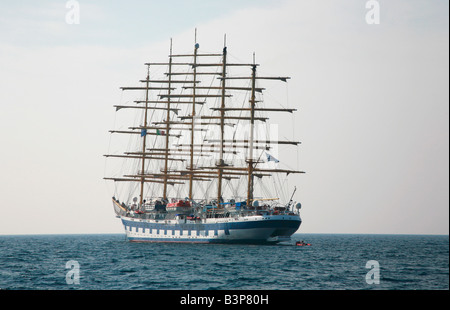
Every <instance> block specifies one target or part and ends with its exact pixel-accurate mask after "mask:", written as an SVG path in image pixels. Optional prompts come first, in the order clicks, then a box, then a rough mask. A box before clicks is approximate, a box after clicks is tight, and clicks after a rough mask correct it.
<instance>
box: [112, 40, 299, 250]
mask: <svg viewBox="0 0 450 310" xmlns="http://www.w3.org/2000/svg"><path fill="white" fill-rule="evenodd" d="M224 45H225V47H224V48H223V50H222V53H202V52H200V46H199V44H198V43H195V45H194V49H193V52H188V53H185V54H173V53H172V41H171V42H170V54H169V57H168V61H167V62H149V63H146V64H145V66H146V77H145V78H144V79H143V80H140V83H142V84H140V86H133V87H121V89H122V90H123V91H125V92H127V93H133V94H134V95H133V96H132V97H130V98H131V99H130V100H129V102H131V101H132V102H133V103H134V104H128V105H115V106H114V107H115V108H116V111H119V110H120V111H121V112H120V113H123V112H122V111H123V110H125V109H126V110H128V109H129V110H128V111H132V112H137V113H138V114H137V116H136V117H135V118H134V122H135V124H134V125H132V126H131V127H130V125H128V127H127V128H123V127H121V128H118V129H114V130H111V131H110V132H111V133H112V134H113V135H114V136H116V134H117V135H119V136H121V137H123V136H126V137H127V138H130V141H131V142H129V143H127V147H126V150H125V152H123V150H122V151H121V152H120V153H116V154H108V155H104V156H106V157H108V158H119V159H120V160H121V164H119V166H118V170H125V171H126V172H125V173H123V171H121V172H118V173H117V176H114V177H105V179H106V180H112V181H114V187H115V193H114V197H112V202H113V206H114V211H115V213H116V216H117V217H118V218H120V219H121V221H122V223H123V225H124V228H125V233H126V235H127V237H128V239H129V240H130V241H135V242H192V243H276V242H280V241H287V240H290V237H291V235H292V234H294V233H295V232H296V231H297V230H298V228H299V227H300V224H301V218H300V208H301V205H300V203H295V202H294V201H293V197H294V194H295V190H296V187H293V188H286V187H287V185H286V184H287V182H286V179H285V178H287V176H288V175H289V174H295V173H303V172H302V171H297V170H294V169H283V168H280V167H279V166H280V164H279V161H278V160H277V159H276V157H275V156H274V149H277V148H278V146H280V145H284V146H289V147H290V146H292V147H295V146H298V144H299V143H300V142H296V141H287V140H279V139H278V137H276V136H275V137H274V135H273V134H271V130H270V129H271V128H272V129H276V127H274V124H270V122H269V118H268V117H267V114H268V113H272V112H287V113H293V112H294V111H296V110H295V109H289V108H283V107H281V108H280V107H266V106H265V105H264V101H263V100H262V99H263V97H262V93H263V91H264V90H265V89H264V88H262V87H260V85H259V84H260V83H263V82H265V81H264V80H275V81H282V82H287V80H288V79H289V77H283V76H281V77H280V76H278V77H277V76H260V75H259V74H258V67H259V64H256V63H255V56H254V54H253V62H252V63H238V62H230V61H229V59H228V58H229V57H228V54H227V47H226V44H224ZM128 91H129V92H128ZM136 92H137V93H138V95H137V96H136ZM131 119H132V118H130V120H131ZM275 126H276V124H275ZM272 131H274V132H276V130H272ZM114 160H116V159H114ZM280 175H282V176H284V178H283V177H280ZM277 176H278V177H277ZM272 187H274V188H275V190H272V191H271V188H272ZM286 192H288V193H289V194H288V195H286ZM281 193H284V201H283V200H282V199H283V197H280V196H283V195H281ZM286 196H287V197H286Z"/></svg>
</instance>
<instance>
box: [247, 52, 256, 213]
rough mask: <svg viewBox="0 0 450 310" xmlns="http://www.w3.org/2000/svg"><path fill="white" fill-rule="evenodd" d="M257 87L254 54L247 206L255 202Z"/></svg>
mask: <svg viewBox="0 0 450 310" xmlns="http://www.w3.org/2000/svg"><path fill="white" fill-rule="evenodd" d="M255 86H256V64H255V54H254V53H253V66H252V90H251V99H250V139H249V147H248V152H249V155H248V160H247V162H248V184H247V206H250V204H251V203H252V200H253V181H254V180H253V168H254V166H253V140H254V137H253V135H254V127H255Z"/></svg>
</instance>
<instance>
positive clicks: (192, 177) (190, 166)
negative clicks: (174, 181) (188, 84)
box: [188, 29, 199, 200]
mask: <svg viewBox="0 0 450 310" xmlns="http://www.w3.org/2000/svg"><path fill="white" fill-rule="evenodd" d="M198 48H199V44H198V43H197V29H195V48H194V63H193V72H194V75H193V79H194V81H197V50H198ZM195 92H196V83H194V84H193V86H192V124H191V145H190V146H191V150H190V153H191V154H190V162H189V170H190V172H191V173H190V174H189V196H188V197H189V199H190V200H192V186H193V183H194V182H193V179H194V173H193V171H194V131H195Z"/></svg>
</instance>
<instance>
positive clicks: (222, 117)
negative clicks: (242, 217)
mask: <svg viewBox="0 0 450 310" xmlns="http://www.w3.org/2000/svg"><path fill="white" fill-rule="evenodd" d="M225 40H226V37H225ZM224 43H226V42H224ZM224 45H225V46H224V47H223V57H222V66H223V67H222V100H221V105H220V108H221V109H220V151H219V152H220V154H219V162H218V163H217V167H218V168H219V169H218V170H217V173H218V179H217V206H219V205H220V203H221V202H223V198H222V179H223V169H222V167H223V166H225V162H224V160H223V154H224V131H225V85H226V84H225V81H226V74H227V70H226V67H227V47H226V44H224Z"/></svg>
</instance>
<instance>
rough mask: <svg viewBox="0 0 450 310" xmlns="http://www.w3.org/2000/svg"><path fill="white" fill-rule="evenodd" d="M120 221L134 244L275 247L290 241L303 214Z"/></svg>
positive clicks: (124, 217)
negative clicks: (257, 245) (236, 244)
mask: <svg viewBox="0 0 450 310" xmlns="http://www.w3.org/2000/svg"><path fill="white" fill-rule="evenodd" d="M120 218H121V220H122V224H123V225H124V228H125V233H126V236H127V238H128V240H129V241H131V242H171V243H228V244H229V243H231V244H234V243H239V244H274V243H278V242H282V241H289V240H290V236H291V235H292V234H294V233H295V232H296V231H297V229H298V228H299V227H300V224H301V219H300V216H299V215H255V216H246V217H241V218H219V219H214V218H213V219H203V220H202V221H200V222H199V221H195V222H194V221H192V222H190V221H185V220H153V219H139V218H130V217H126V216H120Z"/></svg>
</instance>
